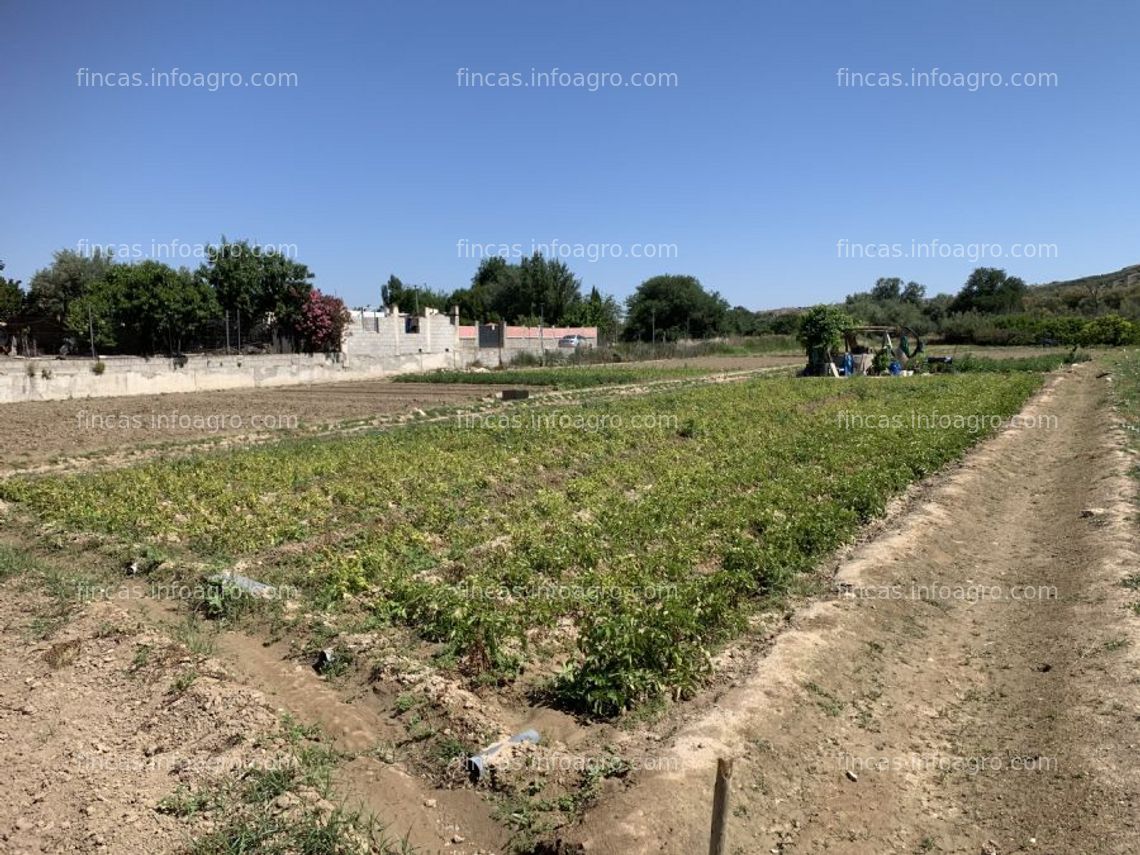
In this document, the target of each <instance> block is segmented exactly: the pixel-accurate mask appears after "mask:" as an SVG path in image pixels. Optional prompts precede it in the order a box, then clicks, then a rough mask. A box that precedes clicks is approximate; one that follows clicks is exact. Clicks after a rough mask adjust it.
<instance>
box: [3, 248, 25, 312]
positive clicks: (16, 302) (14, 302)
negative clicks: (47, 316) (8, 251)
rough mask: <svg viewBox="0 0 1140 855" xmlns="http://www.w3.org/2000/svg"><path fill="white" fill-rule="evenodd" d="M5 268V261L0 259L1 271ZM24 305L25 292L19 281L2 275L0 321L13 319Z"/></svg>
mask: <svg viewBox="0 0 1140 855" xmlns="http://www.w3.org/2000/svg"><path fill="white" fill-rule="evenodd" d="M3 270H4V262H3V261H0V272H2V271H3ZM23 306H24V292H23V291H21V290H20V283H19V281H18V280H16V279H9V278H8V277H6V276H0V323H4V322H6V321H10V320H12V318H14V317H15V316H16V315H18V314H19V312H20V309H22V308H23Z"/></svg>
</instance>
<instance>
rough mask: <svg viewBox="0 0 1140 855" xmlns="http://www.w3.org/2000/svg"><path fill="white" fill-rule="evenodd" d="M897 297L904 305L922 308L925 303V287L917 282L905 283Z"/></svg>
mask: <svg viewBox="0 0 1140 855" xmlns="http://www.w3.org/2000/svg"><path fill="white" fill-rule="evenodd" d="M899 296H900V299H901V300H902V301H903V302H904V303H912V304H914V305H915V306H922V305H923V303H925V302H926V286H925V285H919V284H918V283H917V282H907V283H906V287H905V288H903V290H902V294H901V295H899Z"/></svg>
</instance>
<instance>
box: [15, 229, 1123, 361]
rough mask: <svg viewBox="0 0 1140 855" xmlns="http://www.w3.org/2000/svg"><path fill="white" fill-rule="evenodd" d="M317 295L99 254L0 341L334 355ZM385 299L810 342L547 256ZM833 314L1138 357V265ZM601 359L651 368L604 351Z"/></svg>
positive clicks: (679, 279)
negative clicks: (262, 345)
mask: <svg viewBox="0 0 1140 855" xmlns="http://www.w3.org/2000/svg"><path fill="white" fill-rule="evenodd" d="M2 270H3V263H2V262H0V271H2ZM312 279H313V273H312V272H311V271H310V270H309V268H308V267H307V266H306V265H304V264H302V263H300V262H298V261H296V260H294V259H292V258H288V257H286V256H284V255H282V254H281V253H280V252H277V251H275V250H272V249H262V248H261V247H259V246H257V245H255V244H250V243H249V242H247V241H237V242H231V241H227V240H226V239H225V238H224V237H223V238H222V240H221V242H220V244H219V245H218V246H216V247H215V246H211V247H208V252H207V253H206V260H205V261H204V262H203V263H202V264H201V265H200V266H199V267H198V268H197V269H195V270H190V269H188V268H186V267H182V268H179V269H177V270H176V269H174V268H172V267H170V266H168V265H166V264H163V263H161V262H158V261H153V260H147V261H141V262H138V263H134V264H124V263H121V262H119V261H117V260H115V259H114V258H112V257H111V256H109V255H105V254H100V252H99V251H98V250H95V251H94V252H93V253H90V254H81V253H79V252H75V251H73V250H61V251H60V252H57V253H56V254H55V257H54V259H53V261H52V263H51V265H49V266H48V267H46V268H44V269H42V270H39V271H37V272H36V274H35V275H34V276H33V277H32V280H31V282H30V285H29V288H28V290H27V292H25V291H23V290H22V289H21V283H19V282H17V281H15V280H12V279H7V278H5V277H3V276H0V325H3V327H6V329H2V328H0V332H7V333H8V337H9V338H11V337H13V336H15V335H16V334H18V333H19V332H20V331H21V330H24V331H25V332H27V331H28V330H32V334H33V335H35V334H37V333H36V330H34V329H32V327H33V325H34V324H35V323H42V322H45V321H46V322H47V323H49V324H52V325H54V326H55V328H57V329H58V331H59V333H58V337H60V338H62V340H63V341H65V342H70V346H71V347H72V348H74V349H79V350H85V349H89V348H90V349H96V350H100V351H103V350H105V351H110V352H121V353H143V354H149V353H155V352H159V351H166V352H171V353H174V352H180V351H181V350H182V349H184V348H186V349H190V348H193V347H195V346H199V347H202V346H213V347H217V346H218V345H219V344H220V343H224V336H225V332H226V331H227V328H231V325H232V329H233V330H234V332H235V336H234V337H235V338H236V328H237V326H238V325H240V326H241V328H242V331H243V335H244V336H245V339H246V340H248V338H249V336H250V334H251V332H253V331H254V330H257V331H258V332H259V333H260V335H261V340H262V341H267V340H272V341H274V342H278V341H281V340H285V341H287V342H288V344H289V345H290V347H292V348H294V349H300V350H306V351H328V350H336V349H338V348H339V346H340V339H341V334H342V332H343V329H344V326H345V324H346V323H347V314H346V310H345V308H344V306H343V304H342V303H340V301H339V300H338V299H337V298H335V297H328V296H326V295H323V294H321V293H320V292H319V291H317V290H316V289H315V288H314V287H313V285H312V282H311V280H312ZM314 295H315V296H314ZM380 297H381V301H382V302H383V304H384V305H385V306H393V305H398V306H399V307H400V309H401V310H402V311H405V312H411V313H415V314H419V313H421V312H422V311H423V310H424V309H427V308H434V309H436V310H438V311H440V312H444V313H450V312H451V311H452V310H453V309H458V312H459V316H460V319H461V320H462V321H463V322H464V323H476V322H479V323H485V322H499V323H519V324H539V323H544V324H546V325H549V326H593V327H597V328H598V333H599V340H600V341H601V342H603V343H605V344H607V345H616V344H618V343H625V344H626V345H629V346H633V345H637V344H639V343H640V344H645V345H650V346H651V347H653V348H658V347H663V346H665V347H667V346H671V345H675V344H677V343H680V342H692V341H702V340H703V341H708V340H724V339H730V338H731V339H734V340H736V341H737V342H738V343H737V344H736V345H735V346H737V347H740V344H739V342H740V341H746V340H750V339H766V340H769V341H771V340H777V339H776V337H786V338H787V339H788V340H789V341H791V340H794V339H796V338H797V337H798V338H800V339H801V340H803V338H802V335H801V329H800V325H801V323H802V321H803V320H804V318H805V317H807V316H806V315H805V310H803V309H781V310H775V311H753V310H751V309H748V308H746V307H744V306H730V305H729V303H728V301H726V300H725V299H724V298H723V297H722V296H721V295H720V294H719V293H718V292H717V291H715V290H708V289H706V288H705V286H704V285H702V283H701V282H700V280H699V279H697V278H696V277H695V276H691V275H683V274H663V275H658V276H652V277H650V278H649V279H646V280H645V281H644V282H642V283H641V284H640V285H638V286H637V288H636V289H635V290H634V292H633V293H632V294H631V295H630V296H629V297H628V298H626V300H625V301H624V304H622V303H619V302H618V300H617V299H615V298H614V297H613V296H612V295H608V294H603V293H602V292H601V291H600V290H599V289H598V288H597V287H592V288H591V289H590V290H589V292H588V293H584V292H583V288H582V282H581V280H580V279H579V278H578V276H576V275H575V274H574V272H573V271H572V270H571V269H570V268H569V267H568V266H567V264H566V263H565V262H563V261H561V260H559V259H553V260H551V259H546V258H544V257H543V256H542V255H541V254H540V253H535V254H534V255H533V256H531V257H529V258H523V259H521V260H520V261H519V262H517V263H511V262H509V261H507V260H506V259H505V258H501V257H491V258H485V259H483V260H482V261H481V262H480V264H479V267H478V269H477V270H476V271H475V273H474V275H473V276H472V278H471V281H470V283H469V284H467V285H466V286H464V287H461V288H457V289H454V290H446V289H436V288H431V287H429V286H426V285H409V284H407V283H405V282H403V281H402V280H401V279H400V278H399V277H397V276H395V275H392V276H389V278H388V280H387V282H386V283H385V284H384V285H383V286H382V287H381V289H380ZM838 308H841V309H842V310H843V312H845V313H846V315H847V316H848V317H850V318H851V319H852V321H854V322H857V323H861V324H901V325H904V326H907V327H909V328H911V329H913V330H914V331H915V332H916V333H917V334H919V335H921V336H926V337H931V338H937V339H939V340H941V341H944V342H947V343H951V344H980V345H1036V344H1052V345H1064V346H1076V345H1080V346H1086V347H1087V346H1105V345H1108V346H1112V345H1122V344H1135V343H1140V265H1137V266H1133V267H1127V268H1124V269H1123V270H1120V271H1117V272H1116V273H1112V274H1105V275H1098V276H1089V277H1085V278H1082V279H1075V280H1072V281H1068V282H1052V283H1048V284H1046V285H1039V286H1030V285H1027V284H1026V283H1025V282H1024V281H1023V280H1022V279H1020V278H1019V277H1017V276H1013V275H1010V274H1008V273H1007V272H1006V271H1005V270H1001V269H998V268H992V267H979V268H977V269H976V270H974V271H973V272H972V273H971V274H970V276H969V277H968V278H967V280H966V281H965V283H964V284H963V286H962V288H961V289H960V290H959V291H958V293H957V294H937V295H935V296H932V297H931V296H927V293H926V287H925V286H924V285H922V284H921V283H918V282H914V281H904V280H903V279H901V278H896V277H883V278H880V279H878V280H877V281H876V282H875V283H874V285H873V286H872V287H871V289H870V290H869V291H862V292H857V293H854V294H851V295H849V296H848V297H847V298H846V299H845V300H844V302H843V303H842V304H840V306H839V307H838ZM223 324H225V326H223ZM3 344H4V342H3V341H0V345H3ZM615 353H616V355H615ZM665 355H667V356H676V355H686V354H665ZM555 358H557V357H555ZM591 358H592V359H595V360H597V361H613V360H614V359H624V358H647V357H646V356H644V355H642V356H636V357H627V356H626V355H624V354H622V353H621V352H620V351H616V352H615V351H610V352H608V353H607V354H605V355H595V356H593V357H591ZM650 358H651V357H650Z"/></svg>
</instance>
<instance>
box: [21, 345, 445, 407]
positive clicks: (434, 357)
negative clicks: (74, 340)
mask: <svg viewBox="0 0 1140 855" xmlns="http://www.w3.org/2000/svg"><path fill="white" fill-rule="evenodd" d="M100 361H101V363H102V365H103V371H102V373H100V374H96V373H95V372H94V371H92V366H93V365H95V362H96V361H95V360H91V359H67V360H60V359H22V358H21V359H17V358H9V357H0V404H7V403H19V402H21V401H58V400H67V399H70V398H106V397H113V396H118V395H157V394H165V393H174V392H205V391H221V390H225V389H253V388H260V387H271V386H297V385H307V384H311V383H334V382H343V381H346V380H365V379H370V378H378V377H388V376H391V375H394V374H408V373H414V372H420V371H433V370H436V369H442V368H456V367H462V365H463V362H462V360H460V359H459V357H458V354H456V353H454V352H451V353H412V354H405V355H402V356H355V357H348V356H345V355H343V354H281V355H276V354H268V355H257V356H189V357H186V358H185V360H183V361H176V360H172V359H165V358H162V359H143V358H141V357H114V356H110V357H106V358H104V359H102V360H100Z"/></svg>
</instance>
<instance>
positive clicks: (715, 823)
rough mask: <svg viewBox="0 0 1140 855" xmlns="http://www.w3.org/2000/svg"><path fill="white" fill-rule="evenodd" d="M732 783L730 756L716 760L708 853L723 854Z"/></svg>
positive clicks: (713, 854) (711, 854)
mask: <svg viewBox="0 0 1140 855" xmlns="http://www.w3.org/2000/svg"><path fill="white" fill-rule="evenodd" d="M731 784H732V758H731V757H730V758H729V759H727V760H725V759H724V758H723V757H722V758H719V759H718V760H717V761H716V789H715V790H713V815H712V834H711V835H710V837H709V855H724V853H725V852H726V851H727V850H726V849H725V839H726V836H727V832H728V796H729V791H730V789H731Z"/></svg>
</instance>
